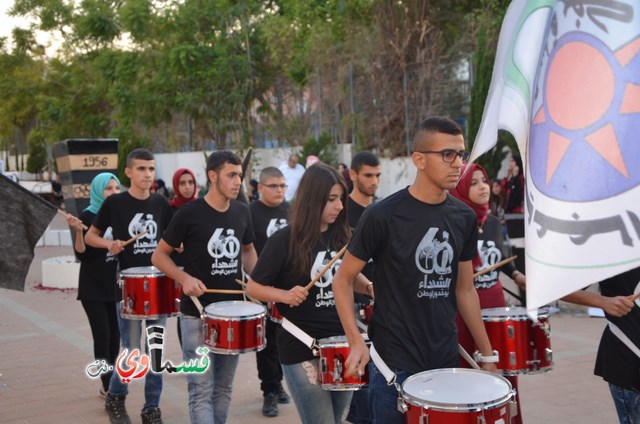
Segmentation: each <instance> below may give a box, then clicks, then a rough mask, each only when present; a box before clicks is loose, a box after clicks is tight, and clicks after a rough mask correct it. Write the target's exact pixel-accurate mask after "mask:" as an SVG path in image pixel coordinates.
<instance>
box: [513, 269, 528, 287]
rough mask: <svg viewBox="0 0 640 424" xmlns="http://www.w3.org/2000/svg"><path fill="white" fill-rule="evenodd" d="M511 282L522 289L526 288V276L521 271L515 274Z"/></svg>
mask: <svg viewBox="0 0 640 424" xmlns="http://www.w3.org/2000/svg"><path fill="white" fill-rule="evenodd" d="M513 282H514V283H516V285H517V286H518V287H520V288H521V289H523V290H524V289H526V288H527V277H526V276H525V275H524V274H523V273H521V272H520V273H518V274H516V276H515V278H514V279H513Z"/></svg>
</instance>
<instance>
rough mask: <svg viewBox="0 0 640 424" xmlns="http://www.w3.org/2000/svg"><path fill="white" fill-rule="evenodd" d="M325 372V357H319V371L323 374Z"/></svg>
mask: <svg viewBox="0 0 640 424" xmlns="http://www.w3.org/2000/svg"><path fill="white" fill-rule="evenodd" d="M326 372H327V358H325V357H322V358H320V373H321V374H324V373H326Z"/></svg>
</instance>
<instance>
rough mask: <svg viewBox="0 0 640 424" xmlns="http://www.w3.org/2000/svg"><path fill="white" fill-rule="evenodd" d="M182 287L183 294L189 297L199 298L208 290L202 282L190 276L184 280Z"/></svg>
mask: <svg viewBox="0 0 640 424" xmlns="http://www.w3.org/2000/svg"><path fill="white" fill-rule="evenodd" d="M180 285H181V286H182V293H184V294H186V295H187V296H196V297H198V296H200V295H202V294H203V293H204V290H206V289H207V286H205V285H204V283H203V282H202V281H200V280H198V279H197V278H195V277H192V276H190V275H187V277H186V278H185V279H184V280H182V282H181V283H180Z"/></svg>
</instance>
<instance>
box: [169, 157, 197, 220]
mask: <svg viewBox="0 0 640 424" xmlns="http://www.w3.org/2000/svg"><path fill="white" fill-rule="evenodd" d="M172 183H173V191H174V193H175V196H174V197H173V199H171V201H170V202H169V205H171V209H173V212H174V213H175V212H176V210H178V209H179V208H180V207H181V206H183V205H186V204H187V203H189V202H192V201H194V200H196V199H197V198H198V190H197V186H196V176H195V174H194V173H193V171H191V170H190V169H187V168H180V169H178V170H177V171H176V172H175V173H174V174H173V180H172Z"/></svg>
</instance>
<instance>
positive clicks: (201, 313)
mask: <svg viewBox="0 0 640 424" xmlns="http://www.w3.org/2000/svg"><path fill="white" fill-rule="evenodd" d="M189 297H190V298H191V301H193V304H194V305H196V308H198V312H200V316H201V317H202V316H204V308H203V307H202V303H200V299H198V298H197V297H195V296H189Z"/></svg>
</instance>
